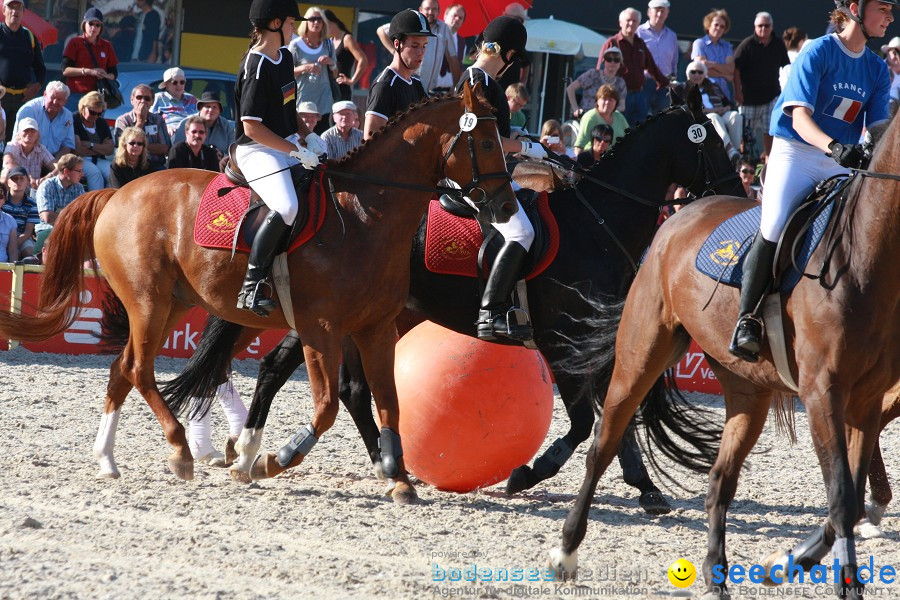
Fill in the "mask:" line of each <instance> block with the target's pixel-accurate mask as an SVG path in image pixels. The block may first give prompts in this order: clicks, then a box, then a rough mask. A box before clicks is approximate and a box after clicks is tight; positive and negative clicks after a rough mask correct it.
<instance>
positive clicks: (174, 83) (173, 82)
mask: <svg viewBox="0 0 900 600" xmlns="http://www.w3.org/2000/svg"><path fill="white" fill-rule="evenodd" d="M186 83H187V81H185V80H183V79H182V80H181V81H172V85H184V84H186Z"/></svg>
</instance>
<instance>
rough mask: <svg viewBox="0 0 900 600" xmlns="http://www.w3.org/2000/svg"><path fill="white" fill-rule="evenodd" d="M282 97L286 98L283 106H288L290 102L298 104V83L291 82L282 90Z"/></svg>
mask: <svg viewBox="0 0 900 600" xmlns="http://www.w3.org/2000/svg"><path fill="white" fill-rule="evenodd" d="M281 95H282V97H283V98H284V102H283V103H282V104H287V103H288V102H296V100H297V84H296V82H293V81H292V82H290V83H289V84H287V85H285V86H284V87H283V88H281Z"/></svg>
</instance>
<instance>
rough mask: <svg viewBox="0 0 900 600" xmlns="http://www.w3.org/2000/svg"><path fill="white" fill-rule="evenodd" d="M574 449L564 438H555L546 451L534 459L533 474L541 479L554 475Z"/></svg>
mask: <svg viewBox="0 0 900 600" xmlns="http://www.w3.org/2000/svg"><path fill="white" fill-rule="evenodd" d="M574 452H575V449H574V448H573V447H572V446H571V445H570V444H569V442H567V441H566V439H565V438H557V439H556V441H555V442H553V444H552V445H551V446H550V447H549V448H547V451H546V452H544V453H543V454H541V456H540V457H539V458H538V459H537V460H536V461H534V474H535V476H537V477H538V478H540V480H541V481H543V480H544V479H548V478H550V477H553V476H554V475H556V474H557V473H558V472H559V470H560V468H562V466H563V465H564V464H566V461H568V460H569V459H570V458H571V457H572V453H574Z"/></svg>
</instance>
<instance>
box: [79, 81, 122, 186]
mask: <svg viewBox="0 0 900 600" xmlns="http://www.w3.org/2000/svg"><path fill="white" fill-rule="evenodd" d="M104 110H106V103H104V102H103V96H101V95H100V93H99V92H88V93H87V94H85V95H84V96H83V97H82V98H81V100H79V101H78V112H77V113H76V114H75V119H74V121H75V123H74V125H75V154H77V155H78V156H81V157H83V158H84V178H85V180H86V182H87V189H88V190H100V189H103V188H105V187H106V183H107V182H108V181H109V167H110V164H111V163H110V160H109V159H108V158H106V157H107V156H109V155H110V154H112V153H113V152H115V150H116V145H115V143H113V139H112V131H110V129H109V125H107V123H106V120H105V119H103V118H101V117H102V115H103V111H104Z"/></svg>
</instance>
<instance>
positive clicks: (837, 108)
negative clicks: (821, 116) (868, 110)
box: [823, 96, 862, 123]
mask: <svg viewBox="0 0 900 600" xmlns="http://www.w3.org/2000/svg"><path fill="white" fill-rule="evenodd" d="M860 110H862V102H860V101H859V100H851V99H850V98H844V97H843V96H833V97H832V98H831V102H829V103H828V106H826V107H825V110H824V111H823V112H824V113H825V114H826V115H828V116H829V117H834V118H835V119H840V120H841V121H845V122H847V123H852V122H853V121H855V120H856V117H857V116H858V115H859V111H860Z"/></svg>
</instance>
